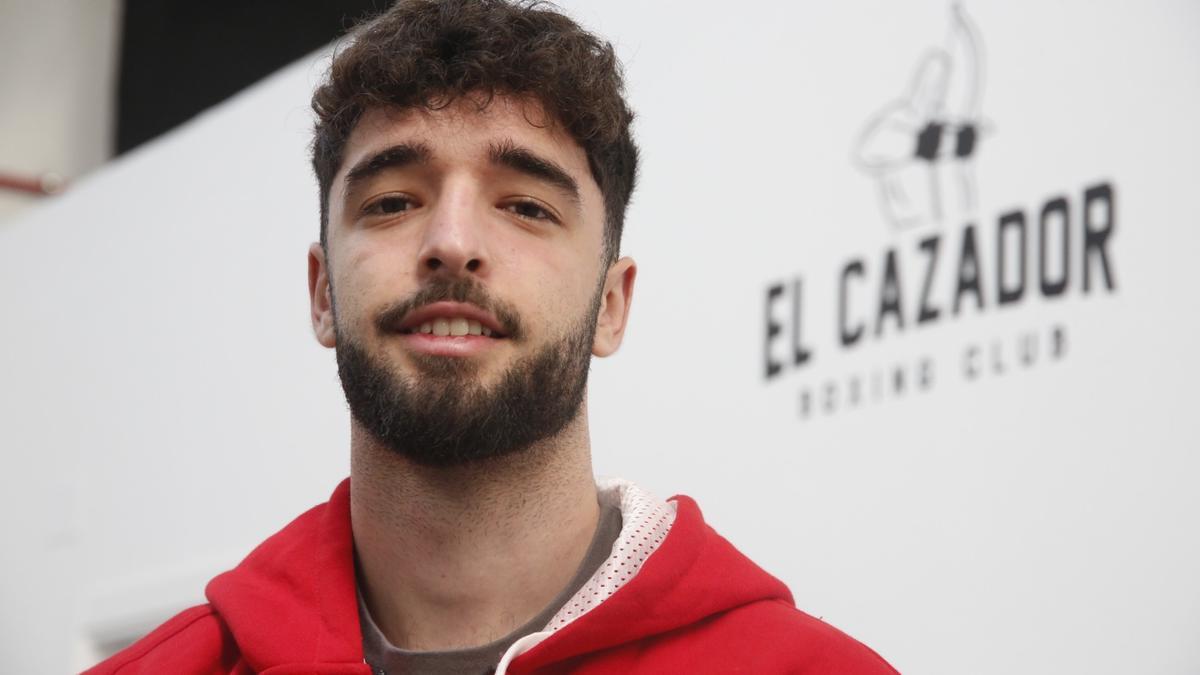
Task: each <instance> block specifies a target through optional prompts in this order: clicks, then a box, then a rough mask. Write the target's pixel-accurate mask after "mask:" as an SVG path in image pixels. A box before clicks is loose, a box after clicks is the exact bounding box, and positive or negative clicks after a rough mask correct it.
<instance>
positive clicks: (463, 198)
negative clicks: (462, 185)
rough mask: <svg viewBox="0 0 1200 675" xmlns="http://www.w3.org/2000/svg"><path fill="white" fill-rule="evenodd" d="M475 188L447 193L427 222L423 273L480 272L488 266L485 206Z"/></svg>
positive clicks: (460, 273) (421, 259)
mask: <svg viewBox="0 0 1200 675" xmlns="http://www.w3.org/2000/svg"><path fill="white" fill-rule="evenodd" d="M477 204H478V200H477V199H476V197H475V196H474V195H473V191H472V190H470V189H469V188H468V189H460V190H456V191H454V193H452V194H448V195H446V196H445V198H444V199H442V200H439V203H438V204H437V206H436V207H435V208H434V212H433V214H432V217H431V218H430V220H429V222H428V224H427V225H426V228H425V232H424V236H423V238H422V241H421V250H420V255H419V259H418V265H419V267H420V271H419V273H420V274H421V276H430V275H438V274H444V275H448V276H461V275H464V274H481V273H483V272H485V271H486V269H487V264H486V261H487V257H488V256H487V253H486V242H485V237H484V227H483V225H484V219H485V217H486V216H485V214H484V213H483V210H482V209H481V208H479V207H478V206H477Z"/></svg>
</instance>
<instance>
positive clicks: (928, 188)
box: [854, 4, 984, 229]
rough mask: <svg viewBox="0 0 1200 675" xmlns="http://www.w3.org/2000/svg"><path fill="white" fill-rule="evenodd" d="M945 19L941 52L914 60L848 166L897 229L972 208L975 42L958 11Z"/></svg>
mask: <svg viewBox="0 0 1200 675" xmlns="http://www.w3.org/2000/svg"><path fill="white" fill-rule="evenodd" d="M950 15H951V16H950V35H949V38H948V39H947V41H946V45H945V46H944V47H936V48H933V49H930V50H928V51H927V52H926V53H925V54H924V55H923V56H922V57H921V58H920V60H919V61H918V62H917V67H916V69H915V70H914V71H913V75H912V80H911V82H909V85H908V90H907V91H905V92H904V93H903V94H902V95H901V96H900V97H899V98H898V99H895V100H893V101H891V102H890V103H888V104H886V105H885V106H883V107H882V108H881V109H880V110H879V111H877V112H876V113H875V114H874V115H872V116H871V118H870V119H869V120H868V122H867V124H866V125H865V127H864V128H863V130H862V133H861V134H860V136H859V138H858V142H857V143H856V144H855V149H854V159H855V163H856V164H857V165H858V167H859V168H860V169H862V170H863V171H865V172H867V173H868V174H870V175H871V176H872V177H874V178H875V181H876V184H877V189H878V192H879V204H880V208H881V209H882V211H883V216H884V218H886V219H887V220H888V221H889V222H891V224H892V225H893V226H895V227H897V228H901V229H904V228H909V227H916V226H920V225H924V224H927V223H941V222H942V221H943V219H945V218H947V217H955V216H959V215H963V214H969V213H973V212H974V210H975V208H976V188H975V154H976V150H977V149H978V144H979V140H980V136H981V130H982V129H983V128H984V124H983V117H982V114H981V110H982V99H983V84H984V53H983V40H982V38H981V37H980V35H979V30H978V29H977V28H976V27H975V24H974V23H973V22H972V21H971V18H970V17H969V16H967V13H966V11H965V10H964V9H963V8H962V6H961V5H957V4H956V5H954V7H953V8H952V9H951V12H950Z"/></svg>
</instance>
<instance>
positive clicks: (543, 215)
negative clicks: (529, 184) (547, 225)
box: [504, 199, 558, 223]
mask: <svg viewBox="0 0 1200 675" xmlns="http://www.w3.org/2000/svg"><path fill="white" fill-rule="evenodd" d="M504 208H505V210H507V211H511V212H512V213H514V214H516V215H517V216H520V217H521V218H524V219H526V220H545V221H548V222H552V223H557V222H558V218H556V217H555V216H554V214H553V213H551V212H550V210H549V209H547V208H546V207H544V206H542V205H541V204H539V203H537V202H535V201H531V200H527V199H523V200H521V201H516V202H513V203H511V204H509V205H507V206H505V207H504Z"/></svg>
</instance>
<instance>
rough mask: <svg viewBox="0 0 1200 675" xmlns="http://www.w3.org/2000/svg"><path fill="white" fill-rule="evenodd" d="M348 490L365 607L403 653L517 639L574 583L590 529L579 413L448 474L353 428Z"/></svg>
mask: <svg viewBox="0 0 1200 675" xmlns="http://www.w3.org/2000/svg"><path fill="white" fill-rule="evenodd" d="M350 485H351V497H350V510H351V523H352V528H353V532H354V545H355V550H356V553H357V557H358V565H359V570H360V579H359V581H360V588H361V591H362V594H363V598H364V600H365V601H366V604H367V608H368V609H369V610H370V612H371V617H372V618H373V619H374V620H375V623H376V624H377V625H378V626H379V628H380V630H381V631H382V632H383V634H384V635H385V636H386V637H387V638H388V641H389V642H391V643H392V644H393V645H395V646H397V647H400V648H402V649H411V650H421V651H431V650H446V649H462V648H467V647H475V646H480V645H484V644H487V643H489V642H492V641H494V640H496V639H498V638H501V637H503V636H505V635H508V634H509V633H511V632H512V631H514V630H516V629H517V628H519V627H520V626H522V625H523V624H525V623H526V622H528V621H529V620H530V619H532V618H533V617H534V616H536V615H537V614H538V613H539V612H540V611H541V610H543V609H544V608H545V607H546V605H547V604H548V603H549V602H550V601H551V600H553V599H554V597H555V596H556V595H557V594H558V593H559V592H560V591H561V590H562V589H563V588H564V587H565V586H566V585H567V583H568V582H569V581H570V580H571V577H572V575H573V574H574V573H575V571H576V569H577V568H578V566H579V564H580V563H581V562H582V560H583V556H584V554H585V553H586V552H587V547H588V544H589V543H590V542H591V539H592V536H593V535H594V533H595V529H596V522H597V519H598V518H599V506H598V504H597V501H596V486H595V481H594V479H593V478H592V466H591V454H590V448H589V447H588V433H587V420H586V417H585V413H584V412H582V411H581V412H580V415H579V416H578V417H577V418H576V420H575V421H574V422H572V423H571V424H570V425H568V427H567V428H566V429H564V430H563V432H562V433H560V434H559V435H558V436H556V437H555V438H553V439H550V440H548V441H546V442H543V443H540V444H538V445H536V446H534V447H530V448H527V449H525V450H524V451H521V452H518V453H515V454H514V455H510V456H507V457H502V458H497V459H491V460H487V461H483V462H478V463H472V464H470V465H468V466H460V467H449V468H430V467H426V466H420V465H416V464H414V463H413V462H411V461H409V460H408V459H406V458H404V457H402V456H400V455H398V454H397V453H395V452H393V451H391V450H389V449H387V448H383V447H380V446H379V445H378V443H376V442H375V440H374V438H373V437H371V436H370V435H369V434H367V433H366V432H365V431H363V430H362V429H361V428H359V427H358V425H357V424H354V425H353V426H352V433H351V483H350Z"/></svg>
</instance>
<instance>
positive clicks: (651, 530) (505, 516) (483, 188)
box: [93, 0, 895, 675]
mask: <svg viewBox="0 0 1200 675" xmlns="http://www.w3.org/2000/svg"><path fill="white" fill-rule="evenodd" d="M622 91H623V87H622V82H621V77H620V73H619V67H618V64H617V62H616V59H615V57H614V55H613V50H612V47H611V46H610V45H608V44H606V43H603V42H601V41H599V40H598V39H597V38H595V37H594V36H592V35H590V34H588V33H586V32H584V31H583V30H582V29H580V28H579V27H578V26H577V25H575V24H574V23H573V22H572V21H570V20H569V19H567V18H566V17H564V16H562V15H560V14H558V13H556V12H554V11H552V10H549V9H545V8H541V7H538V6H526V5H518V6H514V5H510V4H507V3H504V2H500V1H497V0H412V1H408V0H404V1H402V2H400V3H399V4H397V5H396V6H395V7H393V8H392V9H391V10H390V11H389V12H387V13H386V14H385V15H383V16H381V17H379V18H378V19H375V20H374V21H372V22H371V23H369V24H367V25H365V26H364V27H362V28H360V29H359V30H358V31H357V32H356V34H355V35H354V37H353V41H352V43H351V44H350V45H349V46H348V47H346V48H345V49H343V50H341V51H339V52H338V53H337V55H336V57H335V58H334V61H333V65H332V67H331V69H330V73H329V76H328V79H327V81H326V82H325V83H324V84H323V85H322V86H321V87H320V88H319V89H318V91H317V92H316V95H315V97H314V100H313V106H314V109H315V110H316V112H317V117H318V122H317V126H316V139H315V142H314V144H313V164H314V167H315V169H316V173H317V177H318V181H319V184H320V189H321V218H322V228H321V241H320V243H319V244H313V246H312V247H311V249H310V251H309V291H310V296H311V300H312V303H311V304H312V322H313V327H314V330H315V332H316V336H317V339H318V340H319V341H320V342H321V344H323V345H325V346H326V347H331V348H334V349H336V354H337V362H338V372H339V375H340V377H341V380H342V385H343V388H344V390H345V393H346V399H347V401H348V402H349V405H350V410H351V413H352V418H353V421H352V424H351V478H350V480H348V481H346V482H344V483H343V484H342V485H341V486H339V487H338V489H337V490H336V491H335V492H334V494H333V496H332V498H331V499H330V501H329V502H328V503H326V504H322V505H320V506H317V507H316V508H314V509H312V510H311V511H309V512H307V513H305V514H304V515H302V516H300V517H299V518H298V519H296V520H295V521H294V522H292V523H291V524H290V525H288V526H287V527H286V528H284V529H283V530H282V531H281V532H279V533H278V534H276V535H275V536H273V537H272V538H270V539H268V540H267V541H266V542H265V543H263V544H262V545H261V546H260V547H259V548H258V549H257V550H255V551H254V552H253V553H252V554H251V555H250V556H249V557H248V558H247V559H246V560H245V561H244V562H243V563H242V564H241V565H239V566H238V567H237V568H236V569H234V570H233V571H231V572H227V573H225V574H223V575H221V576H219V577H217V578H216V579H214V580H213V581H212V582H211V583H210V584H209V586H208V589H207V597H208V600H209V602H208V604H206V605H203V606H200V607H196V608H193V609H190V610H187V611H185V612H183V613H182V614H180V615H179V616H177V617H175V618H174V619H172V620H171V621H169V622H168V623H166V624H164V626H162V627H161V628H159V629H158V630H156V631H155V632H153V633H151V634H150V635H148V636H147V637H146V638H144V639H143V640H141V641H140V642H138V643H137V644H135V645H133V646H132V647H130V648H129V649H127V650H125V651H123V652H121V653H120V654H118V655H116V656H115V657H113V658H112V659H110V660H109V661H107V662H105V663H103V664H101V665H100V666H98V667H97V668H96V669H95V670H94V671H93V672H96V673H199V672H204V673H209V672H230V673H252V672H269V673H278V674H279V675H283V674H284V673H302V672H303V673H362V674H363V675H367V674H368V673H389V674H399V673H490V672H496V673H510V674H515V673H561V672H582V673H630V672H642V673H676V672H678V673H725V672H746V673H774V672H789V673H797V672H798V673H871V674H875V673H894V672H895V671H894V670H892V668H891V667H890V666H888V665H887V664H886V663H885V662H884V661H883V660H882V659H881V658H880V657H879V656H877V655H876V654H875V653H874V652H872V651H871V650H869V649H868V648H866V647H864V646H863V645H861V644H859V643H858V642H855V641H854V640H853V639H851V638H849V637H847V636H846V635H844V634H842V633H840V632H838V631H837V630H836V629H834V628H832V627H830V626H828V625H826V624H825V623H823V622H821V621H819V620H817V619H814V618H812V617H810V616H808V615H806V614H804V613H802V612H800V611H798V610H797V609H796V608H795V607H794V605H793V602H792V598H791V595H790V593H789V592H788V590H787V588H786V587H785V586H784V585H783V584H782V583H781V582H779V581H778V580H776V579H775V578H773V577H771V576H770V575H768V574H767V573H765V572H763V571H762V570H760V569H759V568H758V567H756V566H755V565H754V564H753V563H752V562H750V561H749V560H748V559H746V558H745V557H743V556H742V555H741V554H740V553H738V552H737V551H736V550H735V549H734V548H733V547H732V546H731V545H730V544H729V543H728V542H726V541H725V540H724V539H722V538H721V537H720V536H718V535H717V534H716V533H715V532H713V530H712V529H711V528H709V527H708V526H707V525H705V524H704V522H703V520H702V518H701V515H700V511H699V509H698V508H697V506H696V504H695V503H694V502H693V501H691V500H690V499H688V498H686V497H678V498H676V499H675V500H673V501H669V502H664V501H661V500H658V499H656V498H654V497H652V496H650V495H648V494H646V493H645V492H643V491H642V490H640V489H638V488H637V487H636V486H635V485H633V484H630V483H626V482H613V483H609V484H603V485H600V486H597V485H596V483H595V481H594V480H593V477H592V469H591V460H590V448H589V442H588V425H587V412H586V406H585V405H584V400H585V391H586V382H587V372H588V365H589V362H590V360H591V357H592V356H593V355H595V356H607V355H609V354H611V353H613V352H614V351H616V349H617V348H618V347H619V346H620V343H621V339H622V335H623V333H624V330H625V324H626V319H627V318H628V316H629V308H630V301H631V299H632V293H633V287H634V278H635V275H636V269H637V268H636V266H635V265H634V262H633V261H632V260H631V259H629V258H622V257H619V255H618V251H619V244H620V238H621V228H622V224H623V219H624V213H625V208H626V205H627V204H628V202H629V197H630V194H631V192H632V190H633V186H634V175H635V168H636V164H637V150H636V148H635V146H634V144H633V141H632V139H631V137H630V131H629V125H630V121H631V120H632V117H633V115H632V113H631V112H630V111H629V109H628V107H627V106H626V104H625V101H624V99H623V97H622Z"/></svg>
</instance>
